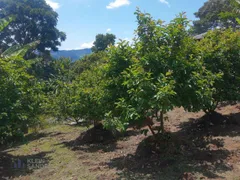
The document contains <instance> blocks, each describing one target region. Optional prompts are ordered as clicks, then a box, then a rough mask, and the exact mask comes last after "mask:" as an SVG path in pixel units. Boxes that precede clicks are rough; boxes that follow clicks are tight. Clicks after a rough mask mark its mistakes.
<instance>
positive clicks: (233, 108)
mask: <svg viewBox="0 0 240 180" xmlns="http://www.w3.org/2000/svg"><path fill="white" fill-rule="evenodd" d="M217 111H218V112H219V113H221V114H222V115H223V116H221V115H219V114H216V115H215V116H214V117H210V118H209V117H208V118H206V117H204V113H203V112H198V113H189V112H185V111H184V110H183V109H182V108H176V109H175V110H173V111H171V112H169V113H168V114H167V117H168V120H167V121H166V123H165V129H166V131H167V134H166V135H165V136H164V137H162V139H161V140H160V141H159V142H158V143H157V144H156V143H154V142H153V137H152V136H151V134H150V133H149V134H148V135H147V136H144V135H143V134H141V133H140V130H134V129H129V130H128V131H127V133H126V134H125V135H124V136H122V137H120V138H119V139H118V140H114V139H111V140H108V141H107V142H104V143H97V144H83V143H79V142H78V141H79V137H80V133H82V132H84V131H86V128H83V127H74V126H68V125H57V126H54V127H51V128H49V129H46V130H44V131H42V132H40V133H38V134H30V135H28V136H27V141H26V142H22V143H19V144H18V145H14V146H13V147H8V148H3V147H2V148H1V151H0V179H21V180H29V179H33V180H35V179H36V180H37V179H44V180H45V179H46V180H48V179H49V180H55V179H58V180H68V179H69V180H70V179H73V180H77V179H80V180H85V179H86V180H88V179H90V180H91V179H99V180H105V179H106V180H111V179H136V180H139V179H159V180H178V179H185V180H195V179H217V180H218V179H227V180H240V104H236V105H227V106H224V107H219V108H218V110H217ZM153 146H154V148H153ZM19 160H20V161H19ZM14 163H15V164H14ZM31 163H32V164H34V163H35V165H36V164H38V165H39V164H40V166H38V167H35V169H29V168H26V166H28V165H29V164H31Z"/></svg>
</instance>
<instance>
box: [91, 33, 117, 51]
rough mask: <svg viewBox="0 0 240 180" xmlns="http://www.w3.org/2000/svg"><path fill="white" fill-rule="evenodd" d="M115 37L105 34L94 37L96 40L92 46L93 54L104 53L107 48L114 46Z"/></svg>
mask: <svg viewBox="0 0 240 180" xmlns="http://www.w3.org/2000/svg"><path fill="white" fill-rule="evenodd" d="M115 39H116V36H115V35H114V34H109V33H107V34H106V35H104V34H98V35H97V36H96V39H95V41H94V43H93V44H94V46H93V47H92V51H93V52H99V51H104V50H105V49H107V47H108V46H110V45H114V44H115Z"/></svg>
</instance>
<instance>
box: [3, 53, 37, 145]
mask: <svg viewBox="0 0 240 180" xmlns="http://www.w3.org/2000/svg"><path fill="white" fill-rule="evenodd" d="M31 63H32V62H31V61H25V60H23V59H22V58H21V57H12V58H11V59H9V58H1V59H0V76H1V79H0V87H1V88H0V96H1V100H0V137H1V138H0V144H2V143H4V142H6V141H8V140H9V139H11V140H13V139H14V140H17V139H15V138H17V137H19V138H20V137H22V136H23V133H24V132H25V133H26V132H27V131H25V130H26V129H27V128H28V127H31V126H35V125H36V124H37V119H36V117H37V115H38V114H39V112H40V111H39V110H40V103H41V99H42V95H41V84H40V83H38V82H37V81H36V79H35V78H34V77H33V76H31V75H30V74H28V73H27V71H28V68H30V66H31Z"/></svg>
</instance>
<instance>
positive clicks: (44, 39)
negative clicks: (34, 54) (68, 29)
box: [0, 0, 66, 52]
mask: <svg viewBox="0 0 240 180" xmlns="http://www.w3.org/2000/svg"><path fill="white" fill-rule="evenodd" d="M0 7H1V11H0V18H1V19H2V18H6V17H9V16H12V15H14V20H13V21H12V22H11V23H10V24H9V26H8V27H6V28H5V29H4V30H3V31H1V32H0V49H2V51H4V50H6V49H8V48H9V47H10V46H13V45H20V46H23V45H26V44H29V43H31V42H35V41H40V44H39V45H38V46H37V50H39V51H40V52H45V51H46V50H48V49H51V50H53V51H56V50H58V48H57V46H59V45H61V41H64V40H65V39H66V35H65V33H63V32H61V31H59V30H58V29H57V28H56V26H57V21H58V14H57V13H56V12H55V11H53V9H52V8H51V7H50V6H49V5H47V4H46V2H45V1H44V0H17V1H16V0H0Z"/></svg>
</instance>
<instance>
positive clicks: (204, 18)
mask: <svg viewBox="0 0 240 180" xmlns="http://www.w3.org/2000/svg"><path fill="white" fill-rule="evenodd" d="M239 8H240V2H239V0H208V1H207V2H205V3H204V5H203V6H202V7H201V8H200V9H199V10H198V12H196V13H195V16H196V17H197V18H199V20H196V21H194V22H193V23H194V31H195V33H205V32H207V31H208V30H211V29H215V28H217V27H218V28H228V27H232V28H235V29H236V28H239V24H238V23H237V18H240V11H239Z"/></svg>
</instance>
